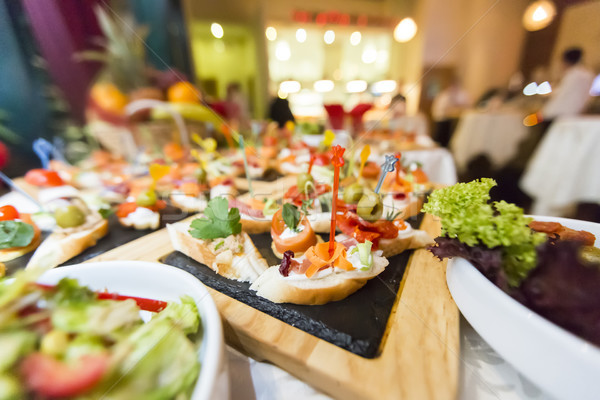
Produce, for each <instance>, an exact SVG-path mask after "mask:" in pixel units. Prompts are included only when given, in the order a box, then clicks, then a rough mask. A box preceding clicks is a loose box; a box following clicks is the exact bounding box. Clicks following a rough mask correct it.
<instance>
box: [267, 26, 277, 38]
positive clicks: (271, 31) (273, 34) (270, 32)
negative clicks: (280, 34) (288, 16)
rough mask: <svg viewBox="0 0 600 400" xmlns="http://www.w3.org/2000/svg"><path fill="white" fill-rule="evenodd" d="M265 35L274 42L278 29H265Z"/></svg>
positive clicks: (270, 27)
mask: <svg viewBox="0 0 600 400" xmlns="http://www.w3.org/2000/svg"><path fill="white" fill-rule="evenodd" d="M265 35H266V36H267V39H268V40H270V41H271V42H273V41H274V40H275V39H277V29H275V28H273V27H272V26H269V27H267V29H265Z"/></svg>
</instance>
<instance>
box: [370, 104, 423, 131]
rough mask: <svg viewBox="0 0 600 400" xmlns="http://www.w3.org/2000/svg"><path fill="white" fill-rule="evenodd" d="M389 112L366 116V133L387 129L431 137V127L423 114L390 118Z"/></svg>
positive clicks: (381, 111) (372, 112) (374, 112)
mask: <svg viewBox="0 0 600 400" xmlns="http://www.w3.org/2000/svg"><path fill="white" fill-rule="evenodd" d="M389 114H390V113H389V111H388V110H371V111H369V112H368V113H366V114H365V117H364V119H365V120H364V129H365V130H366V131H372V130H380V129H387V130H390V131H403V132H410V133H414V134H415V135H417V136H429V125H428V122H427V118H426V117H425V115H423V114H416V115H403V116H401V117H398V118H393V119H392V118H390V115H389Z"/></svg>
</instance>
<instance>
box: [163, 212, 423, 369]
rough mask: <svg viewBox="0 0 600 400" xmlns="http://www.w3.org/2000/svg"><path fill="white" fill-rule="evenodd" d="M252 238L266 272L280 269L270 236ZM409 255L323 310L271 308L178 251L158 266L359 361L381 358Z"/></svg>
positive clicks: (418, 221) (245, 287)
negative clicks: (180, 271)
mask: <svg viewBox="0 0 600 400" xmlns="http://www.w3.org/2000/svg"><path fill="white" fill-rule="evenodd" d="M422 219H423V217H422V215H420V216H419V217H417V218H413V219H412V221H410V222H411V225H413V226H414V227H415V228H417V227H418V226H419V225H420V224H421V221H422ZM251 237H252V240H253V241H254V244H255V245H256V247H257V248H258V249H259V251H260V253H261V254H262V256H263V257H264V258H265V259H266V260H267V262H268V264H269V265H270V266H271V265H277V264H279V263H280V260H279V259H278V258H277V257H275V255H273V252H272V251H271V242H272V239H271V235H270V234H269V233H265V234H260V235H251ZM325 239H326V238H325ZM411 254H412V251H405V252H403V253H402V254H399V255H397V256H394V257H391V258H389V262H390V264H389V265H388V266H387V267H386V269H385V271H384V272H382V273H381V274H380V275H379V276H378V277H377V278H374V279H371V280H370V281H369V282H367V284H366V285H365V286H364V287H363V288H362V289H360V290H358V291H357V292H356V293H354V294H352V295H350V296H348V297H347V298H346V299H344V300H341V301H337V302H332V303H328V304H324V305H321V306H303V305H296V304H276V303H272V302H270V301H269V300H266V299H264V298H262V297H258V296H256V294H255V292H254V291H251V290H250V289H249V287H250V284H249V283H245V282H238V281H233V280H230V279H227V278H224V277H222V276H220V275H218V274H216V273H215V272H214V271H213V270H212V269H210V268H208V267H207V266H205V265H203V264H200V263H198V262H196V261H194V260H192V259H191V258H189V257H187V256H186V255H184V254H182V253H180V252H177V251H175V252H172V253H170V254H168V255H166V256H165V257H163V259H161V260H160V261H161V262H163V263H165V264H169V265H172V266H175V267H177V268H180V269H183V270H185V271H187V272H189V273H191V274H192V275H194V276H195V277H196V278H198V279H200V280H201V281H202V282H203V283H204V284H205V285H207V286H209V287H211V288H213V289H215V290H217V291H219V292H221V293H223V294H225V295H227V296H229V297H231V298H234V299H236V300H238V301H240V302H242V303H245V304H247V305H249V306H251V307H253V308H255V309H257V310H259V311H262V312H264V313H266V314H268V315H270V316H272V317H274V318H277V319H279V320H281V321H283V322H285V323H287V324H290V325H292V326H294V327H296V328H298V329H301V330H303V331H304V332H307V333H309V334H311V335H314V336H316V337H318V338H320V339H323V340H325V341H327V342H329V343H332V344H334V345H336V346H338V347H341V348H343V349H345V350H348V351H350V352H352V353H354V354H356V355H359V356H361V357H365V358H374V357H377V355H378V354H379V350H380V345H381V341H382V339H383V336H384V333H385V330H386V325H387V321H388V317H389V315H390V313H391V311H392V308H393V306H394V302H395V299H396V296H397V293H398V288H399V287H400V282H401V281H402V277H403V275H404V272H405V270H406V266H407V264H408V260H409V258H410V255H411Z"/></svg>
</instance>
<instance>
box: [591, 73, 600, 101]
mask: <svg viewBox="0 0 600 400" xmlns="http://www.w3.org/2000/svg"><path fill="white" fill-rule="evenodd" d="M590 95H591V96H600V75H598V76H596V78H594V82H593V83H592V87H591V89H590Z"/></svg>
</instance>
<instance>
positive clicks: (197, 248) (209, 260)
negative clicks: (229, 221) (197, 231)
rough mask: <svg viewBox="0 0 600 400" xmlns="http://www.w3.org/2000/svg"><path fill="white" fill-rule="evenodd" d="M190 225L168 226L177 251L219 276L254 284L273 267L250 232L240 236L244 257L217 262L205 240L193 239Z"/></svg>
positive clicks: (240, 255)
mask: <svg viewBox="0 0 600 400" xmlns="http://www.w3.org/2000/svg"><path fill="white" fill-rule="evenodd" d="M190 224H191V221H190V222H178V223H175V224H167V231H168V232H169V237H170V239H171V243H172V244H173V248H174V249H175V250H177V251H179V252H181V253H183V254H185V255H186V256H188V257H190V258H192V259H194V260H196V261H198V262H199V263H201V264H204V265H206V266H207V267H209V268H211V269H212V270H213V271H215V272H216V273H217V274H219V275H221V276H224V277H225V278H228V279H233V280H237V281H241V282H253V281H254V280H256V279H257V278H258V276H259V275H260V274H262V273H263V272H264V271H265V270H266V269H267V268H268V267H269V266H268V264H267V261H266V260H265V259H264V258H263V257H262V256H261V255H260V253H259V252H258V250H257V249H256V247H255V246H254V243H252V239H250V236H248V234H247V233H246V232H242V233H240V235H242V237H243V246H244V249H243V251H242V252H241V254H237V255H233V257H232V258H231V259H230V260H223V259H222V258H221V259H217V256H216V255H215V254H214V253H213V252H212V251H210V249H209V248H208V245H207V243H206V242H205V241H204V240H200V239H196V238H193V237H192V236H191V235H190V234H189V232H188V231H189V229H190Z"/></svg>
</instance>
